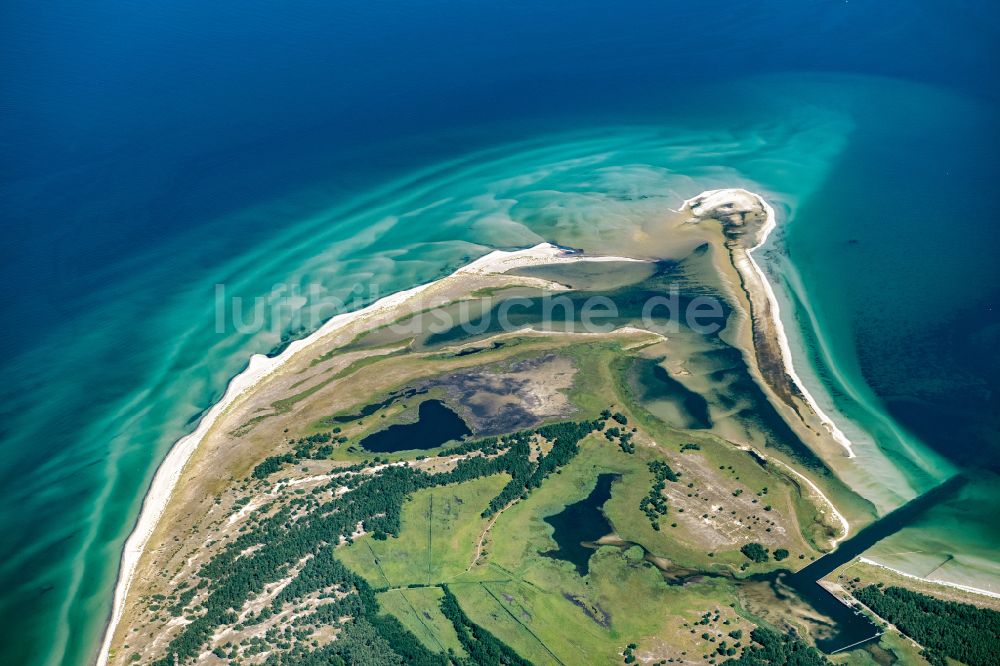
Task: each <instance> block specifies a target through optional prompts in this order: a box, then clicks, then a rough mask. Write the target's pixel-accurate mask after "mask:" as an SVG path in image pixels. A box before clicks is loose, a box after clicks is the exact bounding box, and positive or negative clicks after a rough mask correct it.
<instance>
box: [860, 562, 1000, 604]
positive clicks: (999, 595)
mask: <svg viewBox="0 0 1000 666" xmlns="http://www.w3.org/2000/svg"><path fill="white" fill-rule="evenodd" d="M858 562H862V563H864V564H869V565H871V566H873V567H878V568H880V569H885V570H886V571H891V572H893V573H894V574H898V575H900V576H903V577H904V578H910V579H912V580H919V581H921V582H924V583H933V584H934V585H942V586H944V587H950V588H954V589H956V590H962V591H963V592H970V593H972V594H981V595H983V596H985V597H992V598H993V599H1000V593H997V592H992V591H990V590H983V589H981V588H978V587H971V586H969V585H960V584H958V583H951V582H948V581H946V580H935V579H933V578H923V577H921V576H915V575H913V574H910V573H906V572H905V571H900V570H899V569H893V568H892V567H890V566H886V565H885V564H882V563H881V562H876V561H875V560H873V559H870V558H867V557H859V558H858Z"/></svg>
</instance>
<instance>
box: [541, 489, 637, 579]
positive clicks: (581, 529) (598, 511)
mask: <svg viewBox="0 0 1000 666" xmlns="http://www.w3.org/2000/svg"><path fill="white" fill-rule="evenodd" d="M620 478H621V476H620V475H618V474H601V475H600V476H598V477H597V485H596V486H594V489H593V490H592V491H590V494H589V495H587V496H586V497H585V498H583V499H582V500H580V501H579V502H574V503H573V504H570V505H568V506H567V507H566V508H565V509H563V510H562V511H560V512H559V513H557V514H555V515H554V516H548V517H547V518H545V522H547V523H548V524H549V525H551V526H552V528H553V530H554V531H553V532H552V538H553V539H554V540H555V542H556V544H557V545H558V548H556V549H555V550H550V551H548V552H546V553H542V554H543V555H545V556H546V557H552V558H554V559H557V560H566V561H567V562H569V563H571V564H572V565H573V566H575V567H576V571H577V573H579V574H580V575H581V576H586V575H587V573H588V571H589V563H590V556H591V555H593V554H594V552H595V548H596V546H595V545H594V542H595V541H597V540H598V539H600V538H601V537H604V536H607V535H609V534H611V533H612V532H614V527H612V525H611V522H610V521H609V520H608V518H607V516H605V515H604V511H603V507H604V503H605V502H607V501H608V500H609V499H611V484H613V483H614V482H615V481H617V480H618V479H620Z"/></svg>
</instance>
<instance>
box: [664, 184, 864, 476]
mask: <svg viewBox="0 0 1000 666" xmlns="http://www.w3.org/2000/svg"><path fill="white" fill-rule="evenodd" d="M748 202H749V203H757V204H759V205H760V206H761V207H762V208H763V209H764V212H765V215H766V219H765V221H764V226H763V228H762V229H761V230H760V238H759V240H758V242H757V244H756V245H754V246H753V247H751V248H748V249H747V250H746V258H747V259H748V260H749V264H750V270H751V271H752V272H753V274H754V277H756V278H757V281H759V282H760V284H761V286H762V287H763V290H764V297H765V298H766V299H767V301H768V304H769V306H770V308H771V312H772V313H773V317H772V319H773V321H772V322H771V325H772V327H773V328H774V331H775V335H776V337H777V338H778V347H779V348H780V349H781V360H782V364H783V365H784V370H785V373H786V374H787V375H788V376H789V377H790V378H791V380H792V382H793V383H794V384H795V386H796V388H798V390H799V391H800V392H801V394H802V396H803V397H804V398H805V401H806V403H807V404H808V405H809V407H810V409H812V410H813V412H814V413H815V414H816V416H817V417H818V418H819V420H820V422H821V423H822V424H823V427H824V428H826V430H827V431H828V432H829V433H830V436H831V437H832V438H833V439H834V441H836V442H837V443H838V444H840V445H841V446H843V447H844V449H845V450H846V451H847V457H848V458H853V457H855V454H854V448H853V446H852V444H851V440H849V439H848V438H847V436H846V435H845V434H844V433H843V431H841V430H840V428H838V427H837V424H836V423H834V422H833V419H831V418H830V417H829V416H827V415H826V413H825V412H824V411H823V410H822V408H820V406H819V404H818V403H817V402H816V399H815V398H813V396H812V394H811V393H809V389H807V388H806V386H805V383H804V382H803V381H802V378H801V377H799V375H798V373H797V372H796V371H795V364H794V362H793V359H792V349H791V346H790V345H789V343H788V335H787V334H786V333H785V327H784V325H783V324H782V321H781V310H780V308H779V306H778V298H777V296H775V293H774V289H773V288H772V287H771V283H770V282H768V279H767V275H766V274H765V273H764V271H763V269H761V267H760V265H759V264H758V263H757V260H756V259H754V257H753V252H754V250H757V249H760V248H761V247H762V246H763V245H764V243H766V242H767V238H768V236H770V235H771V232H772V231H773V230H774V229H775V227H777V220H776V218H775V214H774V208H772V207H771V205H770V204H769V203H767V201H765V200H764V198H763V197H762V196H760V195H759V194H755V193H753V192H750V191H748V190H744V189H742V188H728V189H721V190H707V191H705V192H702V193H701V194H699V195H697V196H695V197H692V198H690V199H687V200H686V201H684V203H682V204H681V207H680V209H679V210H680V211H684V210H692V212H693V207H701V208H707V209H715V208H719V207H722V206H724V205H726V204H730V203H736V204H740V203H742V204H743V206H740V207H746V204H747V203H748ZM736 269H737V270H738V271H740V272H743V271H745V270H746V267H745V266H744V265H743V264H742V262H736ZM749 283H750V282H749V281H748V284H749Z"/></svg>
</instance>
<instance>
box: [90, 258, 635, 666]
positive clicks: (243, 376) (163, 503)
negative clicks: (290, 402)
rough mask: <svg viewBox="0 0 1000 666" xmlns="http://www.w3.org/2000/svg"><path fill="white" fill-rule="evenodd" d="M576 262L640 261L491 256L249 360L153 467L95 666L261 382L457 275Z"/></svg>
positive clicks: (107, 651)
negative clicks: (216, 435) (190, 487)
mask: <svg viewBox="0 0 1000 666" xmlns="http://www.w3.org/2000/svg"><path fill="white" fill-rule="evenodd" d="M576 261H612V262H613V261H643V260H642V259H634V258H631V257H614V256H586V255H584V254H582V253H579V252H575V251H571V250H567V249H566V248H562V247H559V246H557V245H553V244H551V243H539V244H538V245H535V246H533V247H530V248H526V249H522V250H515V251H504V250H494V251H492V252H489V253H487V254H485V255H483V256H481V257H479V258H478V259H475V260H473V261H471V262H470V263H468V264H466V265H464V266H462V267H460V268H458V269H457V270H455V271H454V272H453V273H451V274H450V275H447V276H445V277H443V278H440V279H438V280H434V281H432V282H427V283H424V284H421V285H417V286H415V287H411V288H410V289H405V290H403V291H399V292H396V293H394V294H390V295H388V296H385V297H383V298H381V299H379V300H377V301H375V302H374V303H371V304H369V305H368V306H366V307H364V308H361V309H360V310H355V311H353V312H345V313H341V314H338V315H335V316H334V317H331V318H330V319H329V320H327V321H326V322H325V323H324V324H323V325H322V326H320V328H318V329H317V330H316V331H314V332H313V333H311V334H310V335H308V336H306V337H305V338H301V339H299V340H295V341H293V342H291V343H290V344H289V345H288V346H287V347H286V348H285V349H284V350H283V351H282V352H281V353H280V354H278V355H277V356H274V357H268V356H266V355H264V354H254V355H252V356H251V357H250V361H249V363H248V364H247V367H246V368H245V369H244V370H243V371H242V372H241V373H239V374H238V375H236V376H235V377H233V378H232V379H231V380H230V382H229V384H228V385H227V387H226V390H225V392H224V393H223V396H222V398H221V399H220V400H219V401H218V402H216V403H215V404H214V405H213V406H212V407H211V409H209V410H208V411H207V412H206V413H205V414H204V415H203V416H202V418H201V420H200V421H199V422H198V425H197V427H196V428H195V430H194V431H193V432H191V433H190V434H188V435H185V436H184V437H181V438H180V439H178V440H177V441H176V442H175V443H174V444H173V445H172V446H171V447H170V450H169V451H168V452H167V455H166V456H165V457H164V458H163V461H162V462H161V463H160V464H159V466H158V467H157V469H156V472H155V473H154V475H153V480H152V481H151V483H150V485H149V488H148V490H147V491H146V494H145V496H144V497H143V501H142V507H141V509H140V511H139V516H138V518H137V519H136V523H135V526H134V527H133V528H132V531H131V532H130V533H129V536H128V538H127V539H126V541H125V544H124V546H123V548H122V557H121V562H120V564H119V567H118V576H117V578H116V580H115V591H114V597H113V602H112V608H111V612H110V614H109V617H108V620H107V622H106V624H105V628H104V634H103V637H102V639H101V647H100V650H99V652H98V654H97V659H96V663H97V664H98V666H105V665H106V664H107V663H108V660H109V658H110V651H111V643H112V641H113V639H114V634H115V631H116V630H117V627H118V624H119V622H120V621H121V618H122V616H123V614H124V611H125V601H126V599H127V597H128V592H129V589H130V588H131V585H132V582H133V579H134V576H135V572H136V569H137V568H138V565H139V560H140V559H141V557H142V555H143V552H144V550H145V547H146V545H147V543H148V541H149V539H150V537H151V536H152V534H153V531H154V530H155V529H156V526H157V524H158V523H159V520H160V518H161V516H162V515H163V512H164V511H165V509H166V507H167V504H168V503H169V501H170V497H171V495H172V493H173V490H174V488H175V486H176V485H177V483H178V481H179V480H180V477H181V474H182V473H183V471H184V467H185V466H186V464H187V462H188V461H189V460H190V458H191V456H192V455H193V454H194V452H195V450H196V449H197V448H198V446H199V445H200V444H201V442H202V441H203V440H204V438H205V437H206V436H207V435H208V433H209V432H210V431H211V429H212V427H213V426H214V425H215V423H216V422H217V421H218V420H219V418H220V417H221V416H222V415H223V414H224V413H225V412H226V411H227V410H228V409H229V408H230V407H231V406H232V405H233V404H235V403H236V402H237V401H239V400H240V399H241V398H243V397H245V396H246V395H247V394H248V392H250V391H251V389H253V388H254V387H256V386H257V385H258V384H259V383H260V382H261V381H263V380H265V379H267V378H268V377H270V376H271V375H272V374H273V373H274V372H276V371H277V370H278V369H280V368H281V367H282V366H284V365H285V364H286V363H287V362H288V361H289V360H290V359H291V358H292V357H293V356H295V355H296V354H298V353H299V352H300V351H302V350H303V349H305V348H307V347H309V346H311V345H312V344H314V343H315V342H317V341H318V340H320V339H322V338H325V337H327V336H329V335H331V334H333V333H336V332H337V331H339V330H340V329H343V328H345V327H347V326H349V325H350V324H352V323H355V322H357V321H361V320H364V319H366V318H369V317H371V316H373V315H375V314H378V313H384V312H386V311H389V310H393V309H395V308H397V307H398V306H399V305H401V304H402V303H404V302H406V301H408V300H410V299H411V298H413V297H414V296H417V295H418V294H420V293H421V292H423V291H425V290H427V289H429V288H430V287H432V286H434V285H435V284H438V283H440V282H442V281H444V280H448V279H449V278H454V277H458V276H461V275H463V274H465V275H491V274H502V273H505V272H507V271H510V270H514V269H516V268H523V267H527V266H536V265H541V264H553V263H563V262H566V263H572V262H576Z"/></svg>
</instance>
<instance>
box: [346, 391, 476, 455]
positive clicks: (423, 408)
mask: <svg viewBox="0 0 1000 666" xmlns="http://www.w3.org/2000/svg"><path fill="white" fill-rule="evenodd" d="M417 413H418V417H417V421H416V422H415V423H398V424H396V425H391V426H389V427H388V428H386V429H385V430H379V431H378V432H374V433H372V434H370V435H368V436H367V437H365V438H364V439H362V440H361V442H360V446H361V448H363V449H365V450H366V451H371V452H372V453H395V452H396V451H409V450H413V449H420V450H426V449H435V448H437V447H439V446H441V445H442V444H445V443H447V442H450V441H452V440H456V439H461V438H462V437H465V436H466V435H469V434H471V432H472V431H471V430H469V427H468V426H467V425H465V421H463V420H462V419H461V417H460V416H459V415H458V414H456V413H455V412H453V411H451V410H450V409H449V408H448V407H447V406H446V405H445V404H444V403H443V402H441V401H440V400H426V401H424V402H422V403H420V407H419V408H418V412H417Z"/></svg>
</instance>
